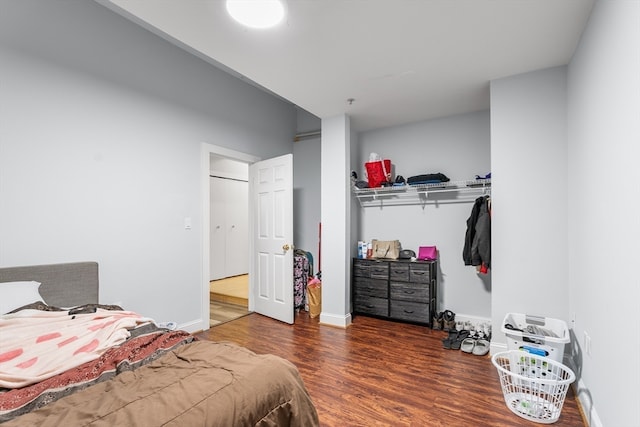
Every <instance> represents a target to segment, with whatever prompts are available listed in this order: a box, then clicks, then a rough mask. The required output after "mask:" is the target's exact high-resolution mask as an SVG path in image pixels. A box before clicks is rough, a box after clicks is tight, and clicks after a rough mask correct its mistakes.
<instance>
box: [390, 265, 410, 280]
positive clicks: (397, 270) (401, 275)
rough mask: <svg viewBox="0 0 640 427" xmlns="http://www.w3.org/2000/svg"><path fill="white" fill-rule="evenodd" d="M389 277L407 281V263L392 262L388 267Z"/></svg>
mask: <svg viewBox="0 0 640 427" xmlns="http://www.w3.org/2000/svg"><path fill="white" fill-rule="evenodd" d="M389 279H390V280H399V281H401V282H408V281H409V264H404V263H402V264H401V263H393V264H391V265H390V267H389Z"/></svg>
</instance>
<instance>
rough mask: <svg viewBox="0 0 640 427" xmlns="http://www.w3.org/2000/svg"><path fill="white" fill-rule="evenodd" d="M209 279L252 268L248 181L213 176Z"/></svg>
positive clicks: (211, 180) (245, 271)
mask: <svg viewBox="0 0 640 427" xmlns="http://www.w3.org/2000/svg"><path fill="white" fill-rule="evenodd" d="M209 188H210V211H209V212H210V213H209V214H210V217H211V222H210V228H209V230H210V233H211V236H210V250H209V254H210V262H209V270H210V277H209V279H210V280H218V279H223V278H225V277H231V276H238V275H240V274H247V273H248V272H249V259H248V257H247V254H248V253H249V185H248V183H247V181H242V180H238V179H230V178H219V177H211V179H210V185H209Z"/></svg>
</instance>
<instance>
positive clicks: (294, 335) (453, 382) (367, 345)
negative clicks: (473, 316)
mask: <svg viewBox="0 0 640 427" xmlns="http://www.w3.org/2000/svg"><path fill="white" fill-rule="evenodd" d="M446 335H447V333H446V332H443V331H433V330H431V329H429V328H426V327H423V326H415V325H407V324H402V323H395V322H390V321H384V320H378V319H372V318H367V317H362V316H359V317H356V318H355V319H354V320H353V324H352V325H351V326H349V327H348V328H346V329H342V328H335V327H331V326H326V325H319V324H318V318H315V319H311V318H310V317H309V315H308V314H307V313H306V312H301V313H299V314H298V315H296V319H295V324H294V325H287V324H284V323H281V322H279V321H277V320H273V319H270V318H267V317H264V316H261V315H259V314H255V313H254V314H250V315H248V316H245V317H243V318H240V319H238V320H233V321H231V322H228V323H225V324H223V325H219V326H216V327H215V328H212V329H210V330H209V331H205V332H203V333H200V334H198V337H199V338H202V339H210V340H213V341H233V342H236V343H238V344H240V345H242V346H244V347H247V348H249V349H251V350H253V351H254V352H256V353H272V354H276V355H279V356H281V357H284V358H286V359H288V360H290V361H291V362H293V363H294V364H295V365H296V366H297V367H298V370H299V371H300V374H301V376H302V378H303V380H304V382H305V385H306V387H307V389H308V391H309V394H310V395H311V398H312V400H313V402H314V403H315V405H316V408H317V410H318V414H319V417H320V422H321V424H322V426H328V427H332V426H374V425H377V426H429V427H431V426H446V427H457V426H470V427H471V426H472V427H478V426H491V427H514V426H531V427H533V426H539V425H540V424H539V423H535V422H532V421H527V420H525V419H522V418H520V417H518V416H516V415H515V414H513V413H512V412H511V411H510V410H509V409H508V408H507V406H506V405H505V403H504V399H503V395H502V391H501V389H500V382H499V379H498V374H497V371H496V369H495V367H494V366H493V364H492V363H491V359H490V356H488V355H487V356H474V355H472V354H468V353H463V352H461V351H459V350H446V349H444V348H443V347H442V342H441V340H442V338H444V337H445V336H446ZM553 425H554V426H581V427H582V426H585V424H584V422H583V419H582V416H581V414H580V410H579V408H578V405H577V403H576V400H575V397H574V394H573V391H572V390H569V393H568V395H567V397H566V399H565V404H564V407H563V409H562V414H561V416H560V419H559V420H558V422H556V423H555V424H553Z"/></svg>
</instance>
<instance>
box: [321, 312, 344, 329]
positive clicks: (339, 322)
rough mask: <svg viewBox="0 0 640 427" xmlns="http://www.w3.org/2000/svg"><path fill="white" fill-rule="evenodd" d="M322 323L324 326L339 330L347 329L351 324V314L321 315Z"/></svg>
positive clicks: (323, 313)
mask: <svg viewBox="0 0 640 427" xmlns="http://www.w3.org/2000/svg"><path fill="white" fill-rule="evenodd" d="M320 323H321V324H323V325H330V326H337V327H339V328H346V327H347V326H349V325H350V324H351V313H347V314H331V313H325V312H324V311H323V312H321V313H320Z"/></svg>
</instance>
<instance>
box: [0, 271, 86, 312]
mask: <svg viewBox="0 0 640 427" xmlns="http://www.w3.org/2000/svg"><path fill="white" fill-rule="evenodd" d="M23 280H35V281H36V282H40V283H41V285H40V289H39V292H40V295H42V298H44V300H45V301H44V302H46V303H47V304H49V305H53V306H56V307H75V306H78V305H83V304H97V303H98V263H97V262H73V263H66V264H50V265H32V266H24V267H5V268H0V282H14V281H23Z"/></svg>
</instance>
